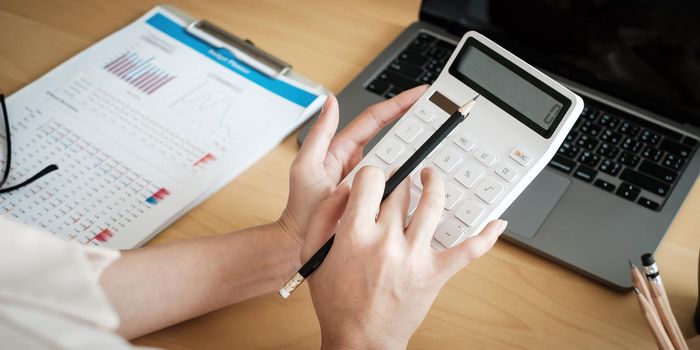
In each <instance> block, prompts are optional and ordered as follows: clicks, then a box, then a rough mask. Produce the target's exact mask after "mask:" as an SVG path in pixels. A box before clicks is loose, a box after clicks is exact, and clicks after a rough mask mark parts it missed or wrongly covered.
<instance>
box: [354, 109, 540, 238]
mask: <svg viewBox="0 0 700 350" xmlns="http://www.w3.org/2000/svg"><path fill="white" fill-rule="evenodd" d="M436 111H437V110H435V109H433V108H432V107H430V106H429V105H427V104H425V105H423V106H416V107H415V108H414V109H413V113H412V115H407V116H405V117H404V118H403V119H401V120H400V121H399V123H398V124H397V126H396V127H394V129H393V135H392V134H389V135H391V136H387V137H385V138H384V139H383V140H382V142H381V143H380V145H379V146H378V147H377V148H376V150H375V151H374V153H375V155H376V157H374V160H372V159H366V160H363V164H381V163H382V162H383V163H385V165H383V166H384V168H385V169H396V168H397V167H398V166H400V165H401V163H402V162H403V161H401V162H399V161H397V159H406V158H407V157H408V154H410V153H412V152H413V151H414V150H416V149H418V148H420V146H422V145H423V144H424V143H425V141H426V140H427V139H428V138H429V137H430V136H431V135H432V133H433V132H434V130H433V129H435V128H438V127H440V125H442V123H443V122H444V121H445V120H447V118H448V116H447V115H446V113H443V112H442V111H437V112H436ZM416 117H417V118H416ZM477 136H478V135H470V134H469V133H468V132H465V131H458V132H456V133H454V134H453V135H450V136H448V139H446V140H444V141H443V142H442V143H441V144H440V145H438V146H437V147H436V148H435V150H433V151H432V152H431V154H430V155H428V157H427V158H426V159H425V160H424V161H423V164H422V165H420V166H419V167H418V168H417V169H416V171H415V172H414V173H413V174H414V175H413V181H412V186H411V198H410V202H409V210H408V216H409V219H408V220H407V222H410V219H411V218H412V216H413V214H414V212H415V210H416V207H417V206H418V202H419V200H420V196H421V192H422V190H423V185H422V183H421V179H420V173H421V171H422V169H423V168H424V167H426V166H434V167H435V168H437V169H439V171H440V172H442V174H443V178H444V179H445V210H446V211H445V212H443V214H442V217H443V219H442V220H441V223H440V225H439V227H438V229H437V230H436V232H435V235H434V238H435V239H436V240H438V241H439V242H440V243H442V244H443V245H444V246H446V247H451V246H452V245H453V244H454V243H455V242H457V241H458V240H459V239H461V238H463V236H464V234H465V233H466V232H470V233H471V234H476V232H471V231H470V230H471V229H472V228H473V227H476V226H479V225H480V224H481V223H482V222H483V220H484V218H486V217H487V214H488V212H489V210H490V209H489V208H490V206H491V205H493V204H495V203H497V202H498V200H499V199H501V198H502V197H503V196H504V193H505V192H506V191H507V188H508V187H509V186H510V184H511V183H513V182H515V181H516V180H517V179H518V177H519V176H520V175H521V174H520V173H521V172H524V171H525V167H526V166H527V165H528V164H530V162H531V156H530V155H529V154H528V153H526V152H525V151H524V150H523V149H522V148H521V147H514V148H513V149H512V151H511V152H510V153H504V154H496V153H493V152H491V151H490V150H489V149H488V148H487V147H484V146H483V145H480V144H479V143H480V140H479V139H478V137H477ZM481 141H484V140H481ZM403 153H407V154H403ZM402 154H403V157H402ZM499 156H500V157H499Z"/></svg>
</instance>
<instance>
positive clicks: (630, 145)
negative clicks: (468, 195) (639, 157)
mask: <svg viewBox="0 0 700 350" xmlns="http://www.w3.org/2000/svg"><path fill="white" fill-rule="evenodd" d="M643 145H644V144H642V143H641V142H639V141H637V140H635V139H633V138H631V137H628V138H625V141H623V142H622V144H621V145H620V147H622V149H624V150H627V151H629V152H631V153H637V152H639V150H640V149H642V146H643Z"/></svg>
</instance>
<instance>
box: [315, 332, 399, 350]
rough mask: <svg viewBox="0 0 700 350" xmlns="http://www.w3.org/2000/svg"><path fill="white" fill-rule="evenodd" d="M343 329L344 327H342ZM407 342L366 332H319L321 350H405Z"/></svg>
mask: <svg viewBox="0 0 700 350" xmlns="http://www.w3.org/2000/svg"><path fill="white" fill-rule="evenodd" d="M343 328H344V327H343ZM407 345H408V340H401V339H398V338H395V337H392V336H391V335H388V334H372V332H367V331H359V330H358V331H350V330H347V328H345V329H344V330H343V331H342V332H340V333H330V332H323V331H322V332H321V349H323V350H331V349H333V350H336V349H342V350H355V349H382V350H386V349H391V350H393V349H396V350H398V349H406V347H407Z"/></svg>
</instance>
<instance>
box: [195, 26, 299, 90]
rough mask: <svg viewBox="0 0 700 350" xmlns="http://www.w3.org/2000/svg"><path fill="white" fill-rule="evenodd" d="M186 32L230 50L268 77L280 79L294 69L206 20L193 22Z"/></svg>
mask: <svg viewBox="0 0 700 350" xmlns="http://www.w3.org/2000/svg"><path fill="white" fill-rule="evenodd" d="M186 30H187V32H188V33H189V34H190V35H192V36H194V37H196V38H198V39H200V40H202V41H204V42H206V43H207V44H209V45H211V46H213V47H215V48H217V49H222V48H223V49H226V50H228V51H229V52H231V54H233V56H235V57H236V59H238V60H239V61H241V62H243V63H245V64H247V65H249V66H250V67H252V68H253V69H255V70H257V71H259V72H260V73H263V74H265V75H266V76H268V77H271V78H278V77H280V76H283V75H285V74H287V72H289V70H290V69H291V68H292V66H291V65H290V64H288V63H286V62H284V61H282V60H280V59H279V58H277V57H275V56H273V55H272V54H270V53H267V52H265V51H263V50H261V49H260V48H258V47H256V46H255V45H253V43H252V42H251V41H250V40H243V39H241V38H239V37H237V36H235V35H233V34H231V33H229V32H227V31H226V30H224V29H222V28H221V27H219V26H217V25H215V24H214V23H211V22H209V21H207V20H205V19H200V20H193V21H191V22H190V23H189V24H188V25H187V28H186Z"/></svg>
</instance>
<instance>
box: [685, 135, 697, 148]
mask: <svg viewBox="0 0 700 350" xmlns="http://www.w3.org/2000/svg"><path fill="white" fill-rule="evenodd" d="M683 144H684V145H687V146H690V147H695V146H696V145H697V144H698V140H696V139H694V138H692V137H690V136H686V137H685V138H684V139H683Z"/></svg>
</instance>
